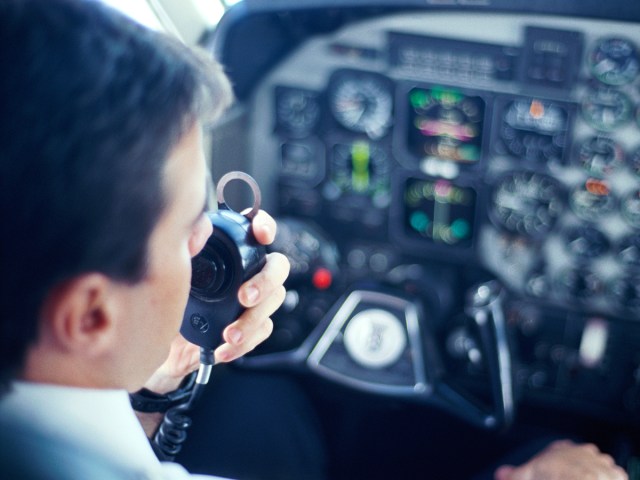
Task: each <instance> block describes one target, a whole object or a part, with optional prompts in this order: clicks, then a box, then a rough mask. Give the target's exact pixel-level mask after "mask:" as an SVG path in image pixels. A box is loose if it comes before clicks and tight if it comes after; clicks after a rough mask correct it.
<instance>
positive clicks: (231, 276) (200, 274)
mask: <svg viewBox="0 0 640 480" xmlns="http://www.w3.org/2000/svg"><path fill="white" fill-rule="evenodd" d="M232 180H241V181H244V182H245V183H247V184H248V185H249V187H250V188H251V190H252V192H253V197H254V203H253V208H252V209H251V211H249V212H248V213H246V214H245V215H242V214H240V213H238V212H235V211H233V210H232V209H230V208H229V207H228V206H227V204H226V202H225V200H224V190H225V187H226V186H227V184H228V183H229V182H230V181H232ZM217 197H218V198H217V200H218V211H217V212H211V213H208V216H209V220H210V221H211V224H212V225H213V233H212V234H211V236H210V237H209V239H208V240H207V243H206V244H205V246H204V248H203V249H202V251H201V252H200V253H199V254H198V255H196V256H195V257H194V258H193V260H192V274H191V292H190V294H189V300H188V302H187V308H186V310H185V314H184V318H183V321H182V326H181V328H180V333H181V334H182V335H183V336H184V337H185V338H186V339H187V340H188V341H190V342H191V343H194V344H196V345H198V346H200V347H201V348H203V349H207V350H209V351H212V350H214V349H215V348H216V347H217V346H218V345H220V344H221V343H222V331H223V330H224V328H225V327H226V326H227V325H229V324H230V323H231V322H233V321H234V320H235V319H236V318H238V316H239V315H240V314H241V312H242V310H243V308H242V305H240V302H239V301H238V289H239V288H240V285H242V284H243V283H244V282H245V281H246V280H248V279H249V278H251V277H252V276H254V275H255V274H256V273H258V272H259V271H260V270H261V269H262V267H263V266H264V264H265V262H266V249H265V247H264V246H263V245H261V244H259V243H258V242H257V241H256V239H255V237H254V236H253V231H252V228H251V220H252V219H253V217H254V216H255V215H256V214H257V213H258V210H259V209H260V202H261V194H260V189H259V187H258V184H257V183H256V181H255V180H254V179H253V177H251V176H250V175H248V174H246V173H244V172H238V171H234V172H229V173H227V174H226V175H224V176H223V177H222V178H221V179H220V180H219V181H218V186H217Z"/></svg>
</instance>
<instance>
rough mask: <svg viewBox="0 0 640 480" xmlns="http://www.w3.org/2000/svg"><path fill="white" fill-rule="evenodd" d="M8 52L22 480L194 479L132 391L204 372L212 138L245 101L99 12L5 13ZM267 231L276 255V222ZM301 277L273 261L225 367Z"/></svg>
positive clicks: (0, 141) (6, 430) (89, 6)
mask: <svg viewBox="0 0 640 480" xmlns="http://www.w3.org/2000/svg"><path fill="white" fill-rule="evenodd" d="M0 37H1V39H0V64H2V65H3V74H2V79H1V80H0V112H1V115H2V122H1V123H2V128H1V129H0V130H1V132H0V159H1V160H0V179H1V180H0V212H1V216H0V219H1V221H2V224H3V228H2V235H0V238H1V240H0V252H1V253H0V256H1V257H0V265H1V269H2V275H1V277H2V280H0V282H1V285H0V358H1V361H0V365H1V371H2V375H3V386H4V387H5V390H6V389H8V390H9V392H8V394H6V395H5V396H4V398H3V400H2V402H1V406H0V410H1V418H2V425H1V426H0V432H2V435H3V438H2V442H0V445H1V448H2V450H3V459H4V460H16V461H17V460H18V457H19V456H20V455H21V454H25V455H26V456H27V458H25V459H24V460H25V465H23V466H24V467H25V469H26V471H27V473H25V475H24V476H21V475H20V474H17V475H15V476H14V477H12V478H26V477H28V474H29V473H33V476H34V477H36V478H37V477H38V476H39V475H38V474H39V473H40V472H39V471H38V466H37V465H36V463H38V460H39V459H38V455H37V453H38V452H44V453H46V454H51V456H52V457H53V458H47V459H45V460H44V462H45V463H46V465H45V466H43V468H44V469H45V470H46V472H47V475H46V478H49V476H54V475H52V474H53V473H55V471H56V470H55V469H62V470H64V468H63V467H64V465H63V464H65V463H67V464H69V465H73V466H74V468H75V470H72V471H70V472H67V471H59V472H58V473H59V474H60V477H61V478H76V477H77V478H85V479H86V478H102V476H101V474H102V473H104V477H105V478H120V473H123V475H125V477H126V478H131V477H133V476H135V478H182V476H186V475H187V473H186V470H184V469H180V468H178V466H177V464H172V463H164V464H161V463H160V462H159V461H158V460H157V458H156V457H155V455H154V453H153V451H152V449H151V447H150V444H149V442H148V441H147V438H146V436H145V434H144V432H143V430H142V428H141V425H140V423H139V422H138V420H137V419H136V416H135V415H134V412H133V410H132V407H131V404H130V401H129V396H128V394H127V391H129V392H132V391H136V390H138V389H140V388H141V387H142V386H143V385H144V386H145V387H146V388H147V389H149V390H151V391H154V392H156V393H158V394H163V393H166V392H168V391H171V390H173V389H175V388H176V387H178V386H179V384H180V383H181V381H182V379H183V376H184V375H185V374H186V373H189V372H190V371H191V370H193V369H194V368H195V367H196V366H197V364H198V349H197V348H195V347H194V346H190V345H189V344H187V343H186V341H184V340H182V339H181V338H180V337H179V336H178V329H179V326H180V322H181V320H182V315H183V312H184V309H185V305H186V302H187V298H188V293H189V287H190V279H191V258H192V257H193V256H194V255H196V254H197V253H198V252H199V251H200V250H201V249H202V248H203V246H204V244H205V242H206V240H207V238H208V237H209V235H210V234H211V232H212V227H211V222H210V221H209V219H208V217H207V216H206V214H205V211H206V209H207V190H208V189H207V178H208V176H207V168H206V162H205V157H204V154H203V147H202V131H203V124H204V123H205V122H210V121H212V120H214V119H215V118H216V117H217V116H218V115H219V114H220V112H221V111H222V110H223V109H224V108H225V107H226V106H227V105H228V104H229V103H230V101H231V94H230V91H231V90H230V87H229V83H228V81H227V79H226V77H225V76H224V74H223V73H222V70H221V68H220V67H219V66H218V65H217V64H216V63H214V62H212V61H209V60H208V59H207V58H206V57H205V56H204V55H203V54H200V53H197V52H195V51H192V50H190V49H188V48H187V47H186V46H184V45H182V44H181V43H180V42H178V41H174V40H173V39H171V38H169V37H168V36H164V35H162V34H159V33H156V32H153V31H150V30H147V29H145V28H143V27H141V26H138V25H137V24H134V23H133V22H131V21H129V20H127V19H125V18H124V17H123V16H121V15H120V14H117V13H115V12H113V11H111V10H110V9H108V8H107V7H103V6H101V5H100V4H98V3H97V2H88V1H84V0H33V1H32V0H1V1H0ZM252 226H253V231H254V234H255V236H256V238H257V239H258V241H259V242H261V243H263V244H267V243H270V242H271V241H272V240H273V238H274V235H275V230H276V225H275V222H274V221H273V219H272V218H271V217H270V216H269V215H268V214H266V213H264V212H260V213H259V214H258V215H256V216H255V218H254V219H253V222H252ZM288 270H289V263H288V260H287V259H286V257H284V256H283V255H281V254H277V253H272V254H269V255H268V256H267V262H266V264H265V266H264V268H263V269H262V270H261V271H260V272H259V273H258V274H257V275H256V276H255V277H253V278H252V279H250V280H248V281H247V282H246V283H244V284H243V285H242V286H241V288H240V290H239V293H238V297H239V300H240V302H241V303H242V305H244V306H245V307H247V309H246V310H245V312H244V313H243V314H242V315H241V316H240V317H239V318H238V319H237V320H236V321H235V322H233V323H232V324H230V325H229V326H228V327H227V328H226V329H225V330H224V332H223V337H224V340H225V343H224V344H222V345H221V346H220V347H219V348H217V350H216V351H215V359H216V360H217V361H218V362H228V361H231V360H233V359H235V358H237V357H239V356H241V355H243V354H244V353H246V352H248V351H249V350H251V349H253V348H254V347H255V345H256V344H258V343H259V342H261V341H262V340H264V339H265V338H266V337H268V335H269V334H270V333H271V330H272V323H271V320H270V318H269V317H270V316H271V315H272V314H273V312H274V311H275V310H276V309H277V308H278V307H279V306H280V304H281V303H282V301H283V299H284V295H285V291H284V287H283V282H284V280H285V279H286V277H287V275H288ZM12 379H15V381H12V382H11V383H10V385H9V382H10V381H11V380H12ZM22 430H24V431H26V432H28V433H34V434H38V435H37V436H35V437H34V438H37V439H39V441H38V442H35V443H29V442H30V440H29V439H27V440H24V441H20V439H18V438H16V435H15V434H16V432H18V431H22ZM58 441H59V442H60V444H61V445H63V446H64V447H61V448H58V449H56V448H55V447H52V445H51V444H52V443H56V442H58ZM16 444H17V445H18V447H16V446H15V445H16ZM34 445H35V447H37V448H35V449H34ZM11 447H13V448H11ZM7 449H10V450H11V452H12V453H11V454H7ZM78 451H81V452H82V455H80V454H78V453H76V452H78ZM86 458H95V459H96V462H95V465H96V467H95V468H96V471H95V472H91V473H88V472H87V471H83V469H82V468H80V467H81V466H82V465H83V464H84V463H87V462H85V461H84V460H83V459H86ZM40 461H42V460H40ZM111 461H113V463H114V472H112V474H113V475H110V474H108V473H106V472H108V468H106V467H108V464H109V462H111ZM83 462H84V463H83ZM85 466H87V467H88V468H90V465H85ZM98 466H99V467H98ZM102 467H105V468H102ZM19 468H20V465H17V466H15V469H14V470H16V471H18V469H19ZM70 468H71V467H70ZM0 469H1V470H2V471H3V476H4V473H5V472H7V471H8V470H7V469H5V468H2V467H0ZM32 470H34V471H32ZM116 472H117V474H116ZM5 478H6V477H5Z"/></svg>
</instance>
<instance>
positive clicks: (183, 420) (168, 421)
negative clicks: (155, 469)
mask: <svg viewBox="0 0 640 480" xmlns="http://www.w3.org/2000/svg"><path fill="white" fill-rule="evenodd" d="M213 363H214V360H213V351H211V350H208V349H206V350H205V349H204V348H202V349H200V367H199V368H198V376H197V377H196V381H195V383H194V386H193V391H192V393H191V395H190V397H189V399H188V400H187V401H185V402H184V403H181V404H180V405H175V406H173V407H171V408H169V410H167V411H166V413H165V414H164V418H163V419H162V423H161V424H160V427H159V428H158V431H157V432H156V434H155V435H154V437H153V440H152V445H153V448H154V450H155V452H156V454H157V455H158V456H159V457H161V460H166V461H173V459H174V458H175V457H176V455H177V454H178V453H179V452H180V450H181V449H182V445H183V444H184V442H185V441H186V440H187V430H188V429H189V427H190V426H191V424H192V423H193V422H192V420H191V417H189V415H188V412H189V411H190V410H191V409H192V408H193V405H194V404H195V402H196V401H197V400H198V399H199V398H200V397H201V396H202V392H203V391H204V386H205V385H206V384H207V383H208V382H209V377H210V375H211V368H212V366H213Z"/></svg>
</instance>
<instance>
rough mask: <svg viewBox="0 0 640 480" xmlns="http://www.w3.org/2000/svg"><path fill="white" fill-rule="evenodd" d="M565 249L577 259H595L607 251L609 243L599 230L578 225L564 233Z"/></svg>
mask: <svg viewBox="0 0 640 480" xmlns="http://www.w3.org/2000/svg"><path fill="white" fill-rule="evenodd" d="M565 239H566V241H567V243H566V248H567V251H568V252H569V253H571V255H573V256H574V257H577V258H596V257H599V256H601V255H604V254H605V253H606V252H608V251H609V247H610V243H609V240H608V239H607V237H606V236H605V235H604V233H602V232H601V231H600V230H598V229H596V228H593V227H591V226H586V225H580V226H577V227H573V228H569V229H568V230H567V231H566V232H565Z"/></svg>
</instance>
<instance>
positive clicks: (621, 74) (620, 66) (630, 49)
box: [588, 37, 640, 85]
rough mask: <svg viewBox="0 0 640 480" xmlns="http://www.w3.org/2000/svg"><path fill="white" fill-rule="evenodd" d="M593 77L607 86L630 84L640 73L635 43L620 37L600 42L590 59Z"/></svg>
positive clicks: (639, 62)
mask: <svg viewBox="0 0 640 480" xmlns="http://www.w3.org/2000/svg"><path fill="white" fill-rule="evenodd" d="M588 62H589V66H590V68H591V72H592V73H593V75H594V76H595V77H596V78H597V79H598V80H600V81H601V82H602V83H606V84H607V85H624V84H626V83H630V82H631V81H633V79H634V78H636V76H637V75H638V72H639V71H640V60H639V59H638V51H637V50H636V47H635V46H634V44H633V43H631V42H630V41H629V40H626V39H624V38H620V37H609V38H604V39H601V40H600V41H598V43H597V45H596V46H595V48H594V49H593V50H592V51H591V53H590V54H589V57H588Z"/></svg>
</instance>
